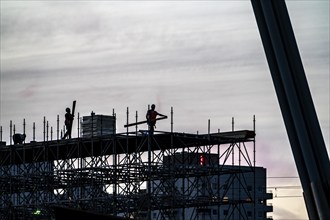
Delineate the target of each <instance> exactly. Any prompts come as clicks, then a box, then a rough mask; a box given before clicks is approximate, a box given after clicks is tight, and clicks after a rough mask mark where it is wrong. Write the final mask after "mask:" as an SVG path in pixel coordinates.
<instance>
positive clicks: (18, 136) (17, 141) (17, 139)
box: [13, 133, 26, 144]
mask: <svg viewBox="0 0 330 220" xmlns="http://www.w3.org/2000/svg"><path fill="white" fill-rule="evenodd" d="M25 137H26V135H25V134H18V133H16V134H14V135H13V141H14V144H23V142H24V141H25Z"/></svg>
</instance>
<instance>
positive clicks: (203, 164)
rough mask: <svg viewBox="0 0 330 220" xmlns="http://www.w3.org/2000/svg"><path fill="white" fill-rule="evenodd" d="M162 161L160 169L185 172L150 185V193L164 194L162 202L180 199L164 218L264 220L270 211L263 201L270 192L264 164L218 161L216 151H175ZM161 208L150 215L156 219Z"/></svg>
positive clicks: (267, 197)
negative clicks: (222, 163)
mask: <svg viewBox="0 0 330 220" xmlns="http://www.w3.org/2000/svg"><path fill="white" fill-rule="evenodd" d="M163 161H164V169H167V168H169V169H172V170H173V171H175V170H178V171H179V170H180V169H181V170H185V172H186V177H184V178H181V176H180V177H178V178H175V175H174V176H173V177H172V178H171V177H169V178H167V179H166V180H159V181H155V182H153V183H152V185H151V190H152V191H153V194H155V191H157V192H158V194H159V197H160V198H164V200H162V203H163V204H164V205H166V203H172V204H173V203H176V204H180V201H181V202H182V203H183V206H184V207H182V208H178V209H175V210H173V209H172V210H170V213H168V215H169V217H168V219H177V220H180V219H182V220H184V219H203V220H213V219H255V220H264V219H267V213H268V212H272V211H273V207H272V206H271V205H267V200H268V199H272V194H271V193H267V192H266V169H265V168H262V167H248V166H237V165H236V166H228V165H221V164H219V156H218V155H217V154H203V153H183V154H182V153H177V154H174V155H171V156H165V157H164V158H163ZM219 170H221V173H220V172H219V173H218V174H217V171H219ZM208 173H209V174H208ZM166 199H167V200H166ZM253 201H255V203H254V202H253ZM167 211H169V210H167ZM164 212H166V210H154V211H152V213H151V219H160V218H159V216H164V214H163V213H164ZM161 219H163V217H162V218H161Z"/></svg>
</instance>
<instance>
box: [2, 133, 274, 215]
mask: <svg viewBox="0 0 330 220" xmlns="http://www.w3.org/2000/svg"><path fill="white" fill-rule="evenodd" d="M180 155H181V156H180ZM187 155H188V156H187ZM250 155H252V157H250ZM211 158H212V159H211ZM171 160H172V161H171ZM169 161H170V162H169ZM0 168H1V169H0V219H1V220H7V219H8V220H9V219H22V220H23V219H54V218H55V217H56V219H62V218H63V217H64V216H65V213H74V212H77V215H78V212H79V211H80V212H83V213H84V212H86V213H84V216H86V215H87V214H88V215H98V218H97V219H103V218H104V219H120V218H122V217H123V218H134V219H178V215H180V216H179V219H198V216H201V215H205V213H204V212H209V209H208V208H207V207H210V206H212V207H214V209H218V211H217V212H219V213H220V210H222V208H223V207H226V212H225V215H226V216H227V219H235V218H236V217H239V216H241V217H244V216H245V217H247V216H249V217H252V218H253V217H254V216H256V210H257V209H256V207H258V206H260V205H261V203H262V201H259V200H260V199H258V201H256V194H255V192H256V189H255V188H256V186H255V184H251V181H250V182H249V183H248V184H247V183H246V180H245V179H244V178H245V174H248V176H249V178H250V179H251V180H252V182H253V181H254V180H253V178H254V174H255V131H254V130H240V131H230V132H217V133H208V134H187V133H179V132H160V131H155V133H154V134H153V135H149V134H148V132H147V131H145V130H136V131H134V132H128V130H127V132H125V133H120V134H119V133H118V134H116V133H113V134H106V135H103V134H102V133H101V134H98V135H97V136H93V135H91V136H88V137H84V136H82V137H78V138H73V139H67V140H61V139H59V140H54V141H43V142H32V143H25V144H19V145H7V146H2V147H1V148H0ZM211 176H212V178H210V177H211ZM220 177H221V178H220ZM214 178H217V182H216V184H215V182H214V180H215V179H214ZM211 185H217V187H216V188H212V190H210V189H211V187H209V186H211ZM179 186H181V187H179ZM261 190H262V191H265V188H263V189H261ZM234 192H235V195H234ZM270 198H271V197H268V198H266V199H270ZM265 201H266V200H265ZM265 201H264V202H265ZM262 205H263V206H266V204H262ZM245 206H249V210H250V211H248V212H247V211H246V210H247V209H246V207H245ZM178 210H181V212H180V213H181V214H178ZM182 210H183V211H182ZM185 210H190V211H189V212H188V211H185ZM191 210H192V211H191ZM269 211H271V209H268V210H264V211H263V213H262V214H259V215H261V217H262V218H260V219H266V213H267V212H269ZM214 213H215V212H214ZM75 215H76V214H75ZM188 215H189V216H188ZM231 215H232V217H231ZM234 215H235V217H234ZM101 216H102V217H101ZM213 219H214V218H213ZM255 219H257V218H255Z"/></svg>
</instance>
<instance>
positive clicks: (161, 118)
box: [124, 116, 167, 128]
mask: <svg viewBox="0 0 330 220" xmlns="http://www.w3.org/2000/svg"><path fill="white" fill-rule="evenodd" d="M166 118H167V116H163V117H159V118H156V121H158V120H163V119H166ZM147 122H148V121H147V120H145V121H139V122H135V123H131V124H127V125H124V127H125V128H127V127H130V126H135V125H140V124H145V123H147Z"/></svg>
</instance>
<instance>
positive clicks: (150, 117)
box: [146, 104, 167, 134]
mask: <svg viewBox="0 0 330 220" xmlns="http://www.w3.org/2000/svg"><path fill="white" fill-rule="evenodd" d="M155 108H156V106H155V105H154V104H152V105H151V109H149V110H148V111H147V114H146V118H147V124H148V126H149V132H150V134H153V133H154V128H155V127H156V118H157V116H158V115H159V116H164V117H167V116H166V115H163V114H160V113H159V112H157V111H156V110H155Z"/></svg>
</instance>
